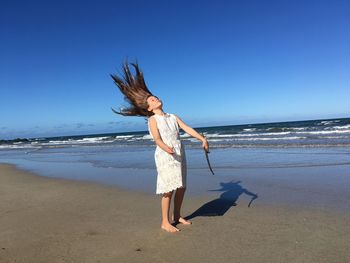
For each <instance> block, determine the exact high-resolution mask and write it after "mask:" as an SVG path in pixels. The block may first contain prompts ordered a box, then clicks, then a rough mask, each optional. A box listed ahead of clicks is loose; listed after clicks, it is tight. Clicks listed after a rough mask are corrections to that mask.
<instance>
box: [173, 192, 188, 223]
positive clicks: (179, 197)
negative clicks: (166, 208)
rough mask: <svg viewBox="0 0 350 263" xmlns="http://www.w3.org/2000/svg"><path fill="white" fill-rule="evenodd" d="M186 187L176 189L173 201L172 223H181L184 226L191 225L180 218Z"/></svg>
mask: <svg viewBox="0 0 350 263" xmlns="http://www.w3.org/2000/svg"><path fill="white" fill-rule="evenodd" d="M185 191H186V187H181V188H177V189H176V193H175V200H174V218H173V219H174V221H175V223H182V224H184V225H190V224H192V223H191V221H189V220H185V219H184V218H182V217H181V205H182V201H183V199H184V195H185Z"/></svg>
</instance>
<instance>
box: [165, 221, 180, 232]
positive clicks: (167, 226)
mask: <svg viewBox="0 0 350 263" xmlns="http://www.w3.org/2000/svg"><path fill="white" fill-rule="evenodd" d="M161 228H162V229H164V230H165V231H167V232H170V233H175V232H179V231H180V229H178V228H176V227H174V226H172V225H170V224H169V223H168V224H162V226H161Z"/></svg>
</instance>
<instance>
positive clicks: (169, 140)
mask: <svg viewBox="0 0 350 263" xmlns="http://www.w3.org/2000/svg"><path fill="white" fill-rule="evenodd" d="M150 118H155V120H156V122H157V127H158V131H159V134H160V136H161V138H162V140H163V142H164V143H165V144H166V145H168V146H169V147H174V154H169V153H167V152H166V151H164V150H163V149H162V148H160V147H159V146H158V145H157V147H156V151H155V153H154V158H155V163H156V167H157V189H156V193H157V194H163V193H167V192H171V191H173V190H175V189H177V188H179V187H186V177H187V165H186V155H185V148H184V145H183V143H182V141H181V140H180V135H179V126H178V123H177V121H176V117H175V115H174V114H168V113H165V115H164V116H162V115H157V114H155V115H153V116H152V117H150ZM148 130H149V133H150V135H151V137H152V139H154V138H153V136H152V133H151V130H150V126H149V120H148Z"/></svg>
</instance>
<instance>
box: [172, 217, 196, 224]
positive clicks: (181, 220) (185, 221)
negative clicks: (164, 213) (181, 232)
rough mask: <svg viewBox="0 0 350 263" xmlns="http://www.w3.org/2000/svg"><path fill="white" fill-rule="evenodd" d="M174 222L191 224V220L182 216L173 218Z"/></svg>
mask: <svg viewBox="0 0 350 263" xmlns="http://www.w3.org/2000/svg"><path fill="white" fill-rule="evenodd" d="M175 223H176V224H183V225H191V224H192V222H191V221H190V220H186V219H184V218H182V217H180V218H179V219H178V220H175Z"/></svg>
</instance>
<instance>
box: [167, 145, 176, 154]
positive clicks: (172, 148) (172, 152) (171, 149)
mask: <svg viewBox="0 0 350 263" xmlns="http://www.w3.org/2000/svg"><path fill="white" fill-rule="evenodd" d="M165 151H166V152H167V153H169V154H174V147H169V146H168V147H167V148H166V150H165Z"/></svg>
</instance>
